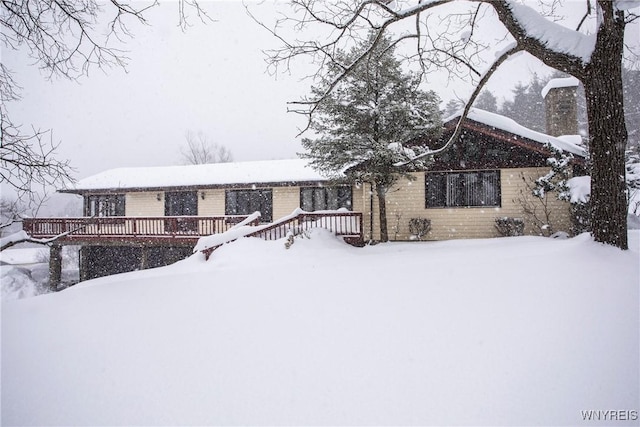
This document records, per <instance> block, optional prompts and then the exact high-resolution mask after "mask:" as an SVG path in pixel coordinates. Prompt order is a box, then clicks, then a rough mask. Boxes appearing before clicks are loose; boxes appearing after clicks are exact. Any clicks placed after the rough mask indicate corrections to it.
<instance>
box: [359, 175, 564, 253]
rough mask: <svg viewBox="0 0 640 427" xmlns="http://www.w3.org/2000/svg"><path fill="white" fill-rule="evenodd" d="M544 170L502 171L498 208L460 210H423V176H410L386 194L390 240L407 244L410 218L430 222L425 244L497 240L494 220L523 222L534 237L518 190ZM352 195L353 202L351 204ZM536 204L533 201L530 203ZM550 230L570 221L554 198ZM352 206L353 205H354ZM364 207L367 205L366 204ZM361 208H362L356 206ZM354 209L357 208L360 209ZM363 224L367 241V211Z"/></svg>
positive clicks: (375, 202) (376, 212) (376, 210)
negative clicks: (476, 239) (513, 219)
mask: <svg viewBox="0 0 640 427" xmlns="http://www.w3.org/2000/svg"><path fill="white" fill-rule="evenodd" d="M548 171H549V169H548V168H519V169H503V170H501V174H500V185H501V207H464V208H430V209H427V208H426V207H425V175H424V173H414V174H413V176H414V177H415V178H416V179H415V180H413V181H409V180H406V179H403V180H401V181H400V182H399V183H398V184H396V185H395V186H394V187H393V188H392V189H391V190H390V191H389V193H388V194H387V225H388V230H389V239H390V240H409V239H411V233H410V232H409V220H410V219H411V218H429V219H431V232H430V233H429V234H428V235H427V236H426V240H446V239H460V238H486V237H499V233H498V231H497V230H496V228H495V218H497V217H504V216H508V217H518V218H524V219H525V223H526V226H525V234H530V235H538V234H539V233H540V232H539V229H537V228H535V227H533V226H532V225H531V221H529V220H528V218H527V217H526V216H525V215H524V213H523V210H522V206H521V204H520V203H519V202H518V201H517V199H518V196H519V194H520V190H522V191H523V192H524V194H528V191H527V190H525V189H524V188H523V180H522V176H525V177H527V178H533V179H535V178H537V177H539V176H542V175H544V174H546V173H547V172H548ZM355 194H357V192H355V191H354V202H355ZM359 194H360V197H361V199H364V197H363V196H366V197H368V194H369V187H368V186H366V190H365V191H363V190H362V189H361V190H360V191H359ZM533 201H534V202H536V200H533ZM548 201H549V206H550V210H551V211H552V223H553V225H554V230H555V231H558V230H563V231H568V229H569V223H570V219H569V218H570V217H569V204H568V203H566V202H561V201H558V200H557V198H556V196H555V194H551V195H549V196H548ZM354 205H355V203H354ZM366 205H367V206H368V201H367V203H366ZM360 206H362V204H361V205H360ZM360 206H357V207H360ZM373 206H374V211H373V224H374V227H373V238H374V239H376V240H377V239H379V238H380V223H379V208H378V200H377V197H374V198H373ZM361 212H366V213H365V215H364V221H365V239H369V234H370V221H369V218H370V216H369V214H368V209H365V210H362V211H361Z"/></svg>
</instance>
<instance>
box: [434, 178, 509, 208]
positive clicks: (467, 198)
mask: <svg viewBox="0 0 640 427" xmlns="http://www.w3.org/2000/svg"><path fill="white" fill-rule="evenodd" d="M425 185H426V192H425V193H426V207H427V208H449V207H483V206H493V207H499V206H500V171H497V170H493V171H473V172H430V173H426V174H425Z"/></svg>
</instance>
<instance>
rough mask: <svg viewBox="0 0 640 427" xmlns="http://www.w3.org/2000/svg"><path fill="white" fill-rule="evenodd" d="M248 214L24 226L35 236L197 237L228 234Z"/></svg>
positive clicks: (32, 221) (37, 221)
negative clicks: (226, 232)
mask: <svg viewBox="0 0 640 427" xmlns="http://www.w3.org/2000/svg"><path fill="white" fill-rule="evenodd" d="M246 218H247V215H226V216H167V217H122V216H119V217H117V216H114V217H82V218H29V219H24V220H23V223H22V227H23V229H24V230H25V231H26V232H27V233H28V234H29V235H30V236H31V237H33V238H36V239H41V238H52V237H56V236H60V235H62V234H65V233H66V236H65V237H64V239H67V240H78V239H109V238H172V237H173V238H190V237H191V238H194V239H197V238H198V237H200V236H206V235H210V234H216V233H224V232H225V231H227V230H229V229H230V228H231V227H233V226H234V225H235V224H237V223H239V222H240V221H243V220H244V219H246Z"/></svg>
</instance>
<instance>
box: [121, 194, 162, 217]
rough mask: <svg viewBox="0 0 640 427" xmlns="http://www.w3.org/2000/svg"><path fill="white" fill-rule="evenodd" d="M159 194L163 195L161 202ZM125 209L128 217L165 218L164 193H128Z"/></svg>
mask: <svg viewBox="0 0 640 427" xmlns="http://www.w3.org/2000/svg"><path fill="white" fill-rule="evenodd" d="M158 194H160V195H161V197H160V200H159V201H158ZM124 209H125V215H126V216H164V193H162V192H161V191H153V192H151V191H148V192H147V191H145V192H135V193H127V194H126V196H125V208H124Z"/></svg>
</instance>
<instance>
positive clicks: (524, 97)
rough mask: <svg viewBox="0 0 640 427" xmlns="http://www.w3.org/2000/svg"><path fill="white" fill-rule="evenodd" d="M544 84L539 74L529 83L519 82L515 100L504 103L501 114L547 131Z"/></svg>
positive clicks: (514, 96)
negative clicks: (543, 93)
mask: <svg viewBox="0 0 640 427" xmlns="http://www.w3.org/2000/svg"><path fill="white" fill-rule="evenodd" d="M543 88H544V84H543V83H542V82H541V81H540V79H539V78H538V76H537V74H534V75H533V79H532V80H531V82H529V83H528V84H523V83H522V82H518V84H517V85H516V87H515V88H514V89H513V91H512V92H513V101H511V100H508V101H505V102H504V103H503V104H502V109H501V111H500V114H502V115H503V116H506V117H509V118H511V119H513V120H515V121H516V122H518V123H519V124H521V125H522V126H525V127H527V128H529V129H532V130H536V131H538V132H545V131H546V113H545V106H544V98H542V89H543Z"/></svg>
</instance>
